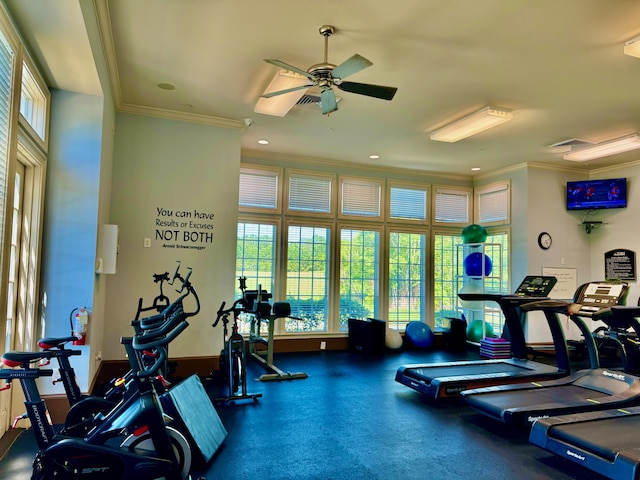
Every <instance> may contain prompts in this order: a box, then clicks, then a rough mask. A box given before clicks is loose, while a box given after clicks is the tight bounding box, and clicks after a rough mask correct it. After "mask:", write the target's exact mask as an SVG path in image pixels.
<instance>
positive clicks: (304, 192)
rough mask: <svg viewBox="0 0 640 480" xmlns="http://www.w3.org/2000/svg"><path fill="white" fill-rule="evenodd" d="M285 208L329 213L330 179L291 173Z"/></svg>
mask: <svg viewBox="0 0 640 480" xmlns="http://www.w3.org/2000/svg"><path fill="white" fill-rule="evenodd" d="M287 208H288V209H289V210H296V211H302V212H317V213H331V179H330V178H325V177H313V176H308V175H291V176H290V177H289V200H288V205H287Z"/></svg>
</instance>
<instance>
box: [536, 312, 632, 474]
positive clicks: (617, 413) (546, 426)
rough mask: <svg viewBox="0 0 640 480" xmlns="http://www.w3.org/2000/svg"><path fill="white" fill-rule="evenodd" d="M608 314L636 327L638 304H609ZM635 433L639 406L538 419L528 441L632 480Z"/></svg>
mask: <svg viewBox="0 0 640 480" xmlns="http://www.w3.org/2000/svg"><path fill="white" fill-rule="evenodd" d="M611 314H612V316H613V319H615V322H616V323H617V325H618V326H620V327H622V326H623V325H628V326H629V328H632V329H634V330H635V329H636V324H637V322H638V320H637V318H638V317H640V307H623V306H617V307H611ZM607 323H608V324H609V322H608V321H607ZM639 403H640V402H639ZM638 432H640V407H630V408H624V409H613V410H603V411H596V412H587V413H580V414H575V415H561V416H557V417H550V418H541V419H539V420H537V421H536V422H535V423H534V424H533V426H532V427H531V432H530V435H529V441H530V442H531V443H533V444H534V445H537V446H539V447H542V448H544V449H545V450H548V451H550V452H553V453H555V454H556V455H559V456H561V457H563V458H566V459H568V460H571V461H572V462H574V463H577V464H579V465H582V466H584V467H586V468H588V469H590V470H592V471H594V472H597V473H599V474H601V475H605V476H607V477H609V478H615V479H634V480H635V479H637V478H639V477H640V438H639V437H638Z"/></svg>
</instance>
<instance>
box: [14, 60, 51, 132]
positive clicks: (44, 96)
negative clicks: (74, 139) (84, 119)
mask: <svg viewBox="0 0 640 480" xmlns="http://www.w3.org/2000/svg"><path fill="white" fill-rule="evenodd" d="M48 107H49V92H48V90H47V89H46V87H45V86H44V85H41V84H40V83H38V79H37V78H36V77H35V76H34V75H33V73H32V72H31V69H30V68H29V63H28V62H27V61H25V62H23V63H22V86H21V91H20V114H21V115H22V118H23V119H24V121H25V122H26V124H27V125H28V126H29V128H30V129H31V130H32V131H33V133H34V134H35V135H36V136H37V138H38V139H40V140H41V142H45V140H46V132H47V128H46V127H47V125H46V122H47V110H48Z"/></svg>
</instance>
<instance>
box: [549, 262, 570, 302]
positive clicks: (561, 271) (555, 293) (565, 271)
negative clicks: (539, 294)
mask: <svg viewBox="0 0 640 480" xmlns="http://www.w3.org/2000/svg"><path fill="white" fill-rule="evenodd" d="M542 275H544V276H549V277H556V278H557V279H558V282H557V283H556V284H555V286H554V287H553V290H551V293H550V294H549V298H556V299H558V300H572V299H573V295H574V293H576V289H577V288H578V286H577V285H576V279H577V277H578V269H577V268H556V267H542Z"/></svg>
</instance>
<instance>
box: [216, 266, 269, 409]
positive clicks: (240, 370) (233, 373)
mask: <svg viewBox="0 0 640 480" xmlns="http://www.w3.org/2000/svg"><path fill="white" fill-rule="evenodd" d="M239 280H240V290H241V291H242V292H243V296H242V298H240V299H238V300H236V301H235V302H233V305H232V306H231V308H229V309H227V310H225V309H224V306H225V302H222V305H220V308H219V309H218V313H217V316H216V321H215V322H214V323H213V325H212V326H213V327H214V328H215V327H216V326H217V325H218V323H219V322H220V320H222V325H223V327H224V330H223V335H224V348H223V349H222V351H221V352H220V372H221V373H222V377H223V379H224V380H225V381H226V383H227V391H228V395H226V396H222V397H217V398H216V399H215V401H216V403H229V402H232V401H235V400H246V399H252V400H253V401H254V402H257V401H258V398H260V397H261V396H262V394H261V393H247V368H246V349H245V340H244V337H243V336H242V334H241V333H240V332H239V331H238V316H239V315H240V314H241V313H242V312H245V311H246V306H247V302H246V300H245V298H244V290H245V281H246V278H245V277H240V279H239ZM230 314H233V325H232V326H231V335H229V323H230V320H229V315H230Z"/></svg>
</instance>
